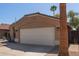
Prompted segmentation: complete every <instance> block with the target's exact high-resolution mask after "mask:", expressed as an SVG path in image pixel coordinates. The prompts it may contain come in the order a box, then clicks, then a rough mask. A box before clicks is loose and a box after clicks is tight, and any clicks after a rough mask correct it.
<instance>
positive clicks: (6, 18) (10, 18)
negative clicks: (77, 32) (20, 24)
mask: <svg viewBox="0 0 79 59" xmlns="http://www.w3.org/2000/svg"><path fill="white" fill-rule="evenodd" d="M52 5H56V6H57V10H56V11H55V14H59V13H60V10H59V3H0V23H7V24H12V23H13V22H15V21H17V20H19V19H20V18H21V17H23V16H24V15H27V14H31V13H36V12H40V13H43V14H46V15H50V16H53V12H52V11H50V7H51V6H52ZM66 5H67V12H68V11H70V10H73V11H75V12H79V7H78V6H79V4H77V3H75V4H66Z"/></svg>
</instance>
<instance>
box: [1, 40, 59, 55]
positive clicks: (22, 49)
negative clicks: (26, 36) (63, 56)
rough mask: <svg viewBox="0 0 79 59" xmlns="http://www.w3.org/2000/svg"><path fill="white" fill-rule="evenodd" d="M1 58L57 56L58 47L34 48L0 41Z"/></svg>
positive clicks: (34, 46) (33, 46)
mask: <svg viewBox="0 0 79 59" xmlns="http://www.w3.org/2000/svg"><path fill="white" fill-rule="evenodd" d="M0 55H1V56H57V55H58V46H53V47H49V46H36V45H24V44H18V43H10V42H7V41H3V40H2V41H1V40H0Z"/></svg>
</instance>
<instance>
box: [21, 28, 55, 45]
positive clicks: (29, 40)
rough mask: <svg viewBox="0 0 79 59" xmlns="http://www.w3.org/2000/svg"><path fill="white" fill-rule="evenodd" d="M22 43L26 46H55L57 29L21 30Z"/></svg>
mask: <svg viewBox="0 0 79 59" xmlns="http://www.w3.org/2000/svg"><path fill="white" fill-rule="evenodd" d="M20 42H21V43H24V44H36V45H48V46H53V45H55V44H56V42H55V28H54V27H48V28H30V29H21V30H20Z"/></svg>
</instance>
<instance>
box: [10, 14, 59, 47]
mask: <svg viewBox="0 0 79 59" xmlns="http://www.w3.org/2000/svg"><path fill="white" fill-rule="evenodd" d="M59 26H60V24H59V19H58V18H55V17H52V16H47V15H44V14H40V13H34V14H30V15H25V16H24V17H23V18H21V19H20V20H19V21H17V22H16V23H13V24H12V25H11V26H10V29H11V31H10V34H11V39H12V40H14V41H16V42H19V43H22V44H33V45H46V46H54V45H58V44H59V35H60V33H59Z"/></svg>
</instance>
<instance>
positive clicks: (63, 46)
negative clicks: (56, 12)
mask: <svg viewBox="0 0 79 59" xmlns="http://www.w3.org/2000/svg"><path fill="white" fill-rule="evenodd" d="M59 55H60V56H67V55H68V31H67V16H66V4H65V3H60V45H59Z"/></svg>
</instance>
